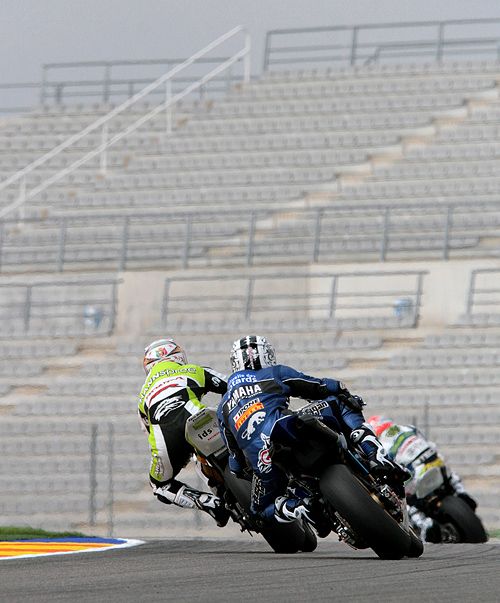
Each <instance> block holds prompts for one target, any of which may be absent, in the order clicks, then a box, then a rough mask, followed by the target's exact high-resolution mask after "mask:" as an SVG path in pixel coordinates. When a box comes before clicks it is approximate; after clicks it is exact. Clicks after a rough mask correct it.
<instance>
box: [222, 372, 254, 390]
mask: <svg viewBox="0 0 500 603" xmlns="http://www.w3.org/2000/svg"><path fill="white" fill-rule="evenodd" d="M256 381H257V377H256V376H255V375H252V374H250V373H239V374H237V375H235V376H234V377H230V379H229V383H230V385H231V387H237V386H238V385H241V384H242V383H255V382H256Z"/></svg>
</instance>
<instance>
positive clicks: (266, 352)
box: [230, 335, 276, 371]
mask: <svg viewBox="0 0 500 603" xmlns="http://www.w3.org/2000/svg"><path fill="white" fill-rule="evenodd" d="M230 360H231V367H232V369H233V371H242V370H243V369H251V370H254V371H256V370H258V369H261V368H264V367H265V366H274V365H275V364H276V355H275V353H274V348H273V346H272V345H271V344H270V343H269V342H268V341H267V339H266V338H265V337H261V336H260V335H247V336H246V337H242V338H241V339H237V340H236V341H235V342H234V343H233V347H232V348H231V356H230Z"/></svg>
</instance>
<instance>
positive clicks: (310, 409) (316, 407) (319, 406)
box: [301, 400, 329, 415]
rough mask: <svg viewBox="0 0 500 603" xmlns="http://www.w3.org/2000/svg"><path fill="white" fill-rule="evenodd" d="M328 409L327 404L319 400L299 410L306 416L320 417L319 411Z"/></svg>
mask: <svg viewBox="0 0 500 603" xmlns="http://www.w3.org/2000/svg"><path fill="white" fill-rule="evenodd" d="M328 407H329V404H328V402H325V400H321V401H320V402H316V403H314V404H309V405H307V406H304V408H302V409H301V412H303V413H304V414H306V415H320V414H321V411H322V410H324V409H325V408H328Z"/></svg>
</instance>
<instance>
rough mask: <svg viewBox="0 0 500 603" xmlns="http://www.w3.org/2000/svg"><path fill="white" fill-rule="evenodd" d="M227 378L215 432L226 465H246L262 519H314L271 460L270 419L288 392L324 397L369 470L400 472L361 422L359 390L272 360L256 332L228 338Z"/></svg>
mask: <svg viewBox="0 0 500 603" xmlns="http://www.w3.org/2000/svg"><path fill="white" fill-rule="evenodd" d="M231 364H232V368H233V370H234V371H235V372H234V373H233V374H232V375H231V376H230V377H229V379H228V388H227V393H226V394H224V396H223V398H222V400H221V403H220V405H219V408H218V411H217V414H218V419H219V423H220V427H221V432H222V434H223V437H224V439H225V442H226V445H227V447H228V449H229V451H230V453H231V457H230V461H229V466H230V469H231V471H232V472H233V473H235V474H236V475H240V476H241V475H244V474H245V471H246V469H247V467H248V465H250V467H251V471H252V472H253V480H252V507H251V508H252V511H253V512H254V513H255V514H257V515H259V516H261V517H262V518H263V519H265V520H273V519H275V520H277V521H278V522H288V521H294V520H295V519H298V518H299V517H302V516H305V517H307V518H308V519H309V520H310V521H311V520H312V523H313V525H314V518H313V517H312V516H311V508H310V505H309V502H310V501H308V500H307V499H302V498H300V497H299V496H297V495H296V494H293V493H290V492H288V493H287V491H286V490H287V483H286V479H285V476H284V475H283V473H282V471H281V470H280V469H279V468H278V467H276V466H274V465H273V464H272V461H271V458H270V454H269V442H270V434H271V431H272V429H273V426H274V424H275V423H276V421H277V420H278V419H279V418H280V417H282V416H283V414H286V413H287V409H288V406H289V402H290V400H289V399H290V397H291V396H292V397H296V398H303V399H306V400H325V401H327V402H328V405H329V407H330V408H331V409H332V410H333V413H334V415H335V417H336V418H337V420H338V421H339V423H340V425H341V427H342V429H343V431H344V435H345V436H346V438H350V439H351V441H352V442H353V443H354V444H355V445H356V447H358V448H359V449H360V451H361V452H362V453H363V454H364V455H365V456H366V457H367V459H368V460H369V463H370V466H371V468H372V471H373V472H375V473H377V472H379V473H380V474H384V475H388V474H391V475H393V476H396V477H403V476H404V475H405V474H404V470H402V469H401V468H400V467H399V465H397V464H395V463H393V462H392V461H390V460H389V459H387V458H386V457H385V454H384V450H383V448H382V445H381V444H380V442H379V441H378V439H377V437H376V436H375V434H374V432H373V430H372V429H371V427H370V426H369V425H368V424H367V423H366V422H365V419H364V416H363V413H362V412H361V408H362V406H363V405H364V403H363V401H362V399H361V398H360V397H359V396H353V395H351V394H350V392H349V391H348V390H347V389H346V387H345V386H344V384H343V383H342V382H341V381H337V380H335V379H328V378H324V379H319V378H316V377H311V376H309V375H305V374H304V373H300V372H299V371H296V370H295V369H293V368H291V367H289V366H285V365H276V360H275V353H274V348H273V347H272V346H271V345H270V344H269V342H268V341H267V340H266V339H265V338H264V337H261V336H258V335H248V336H246V337H243V338H241V339H239V340H237V341H235V342H234V344H233V347H232V351H231Z"/></svg>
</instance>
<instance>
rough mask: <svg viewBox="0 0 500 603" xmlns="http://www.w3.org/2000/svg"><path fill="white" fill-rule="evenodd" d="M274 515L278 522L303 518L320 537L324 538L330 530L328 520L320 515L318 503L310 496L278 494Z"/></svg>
mask: <svg viewBox="0 0 500 603" xmlns="http://www.w3.org/2000/svg"><path fill="white" fill-rule="evenodd" d="M274 517H275V519H276V521H278V523H289V522H292V521H296V520H297V519H303V520H304V521H306V522H307V523H308V524H310V525H311V526H312V527H313V528H314V529H315V530H316V532H317V534H318V536H319V537H320V538H325V536H328V534H329V533H330V532H331V527H330V526H329V524H328V521H327V520H326V519H325V518H323V517H322V514H321V512H320V506H319V504H318V503H317V502H315V501H313V500H312V499H311V498H304V499H301V498H295V497H290V496H278V498H277V499H276V501H275V503H274Z"/></svg>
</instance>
